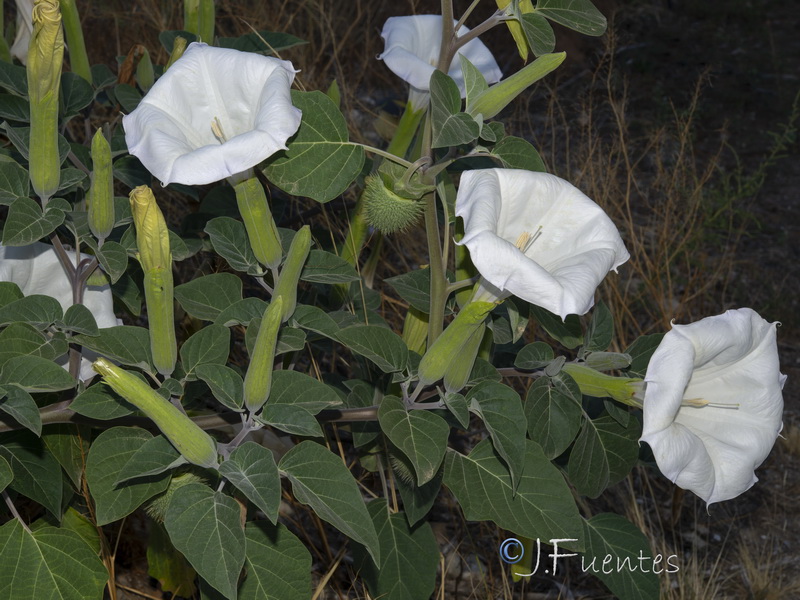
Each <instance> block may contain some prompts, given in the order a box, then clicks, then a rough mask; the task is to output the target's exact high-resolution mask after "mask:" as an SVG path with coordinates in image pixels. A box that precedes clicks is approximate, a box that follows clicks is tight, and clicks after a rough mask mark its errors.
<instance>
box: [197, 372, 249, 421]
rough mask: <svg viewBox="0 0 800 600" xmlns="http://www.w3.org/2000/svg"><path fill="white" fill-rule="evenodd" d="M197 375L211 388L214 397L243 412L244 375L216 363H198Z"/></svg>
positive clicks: (225, 404) (227, 406)
mask: <svg viewBox="0 0 800 600" xmlns="http://www.w3.org/2000/svg"><path fill="white" fill-rule="evenodd" d="M194 372H195V375H197V378H198V379H201V380H203V381H204V382H205V383H206V385H208V387H209V388H210V389H211V393H212V394H213V395H214V398H216V399H217V400H219V401H220V403H221V404H222V405H223V406H225V407H226V408H230V409H231V410H235V411H237V412H241V410H242V405H243V404H244V382H243V381H242V376H241V375H239V374H238V373H237V372H236V371H234V370H233V369H231V368H230V367H226V366H224V365H215V364H210V363H206V364H202V365H198V366H197V368H196V369H195V371H194Z"/></svg>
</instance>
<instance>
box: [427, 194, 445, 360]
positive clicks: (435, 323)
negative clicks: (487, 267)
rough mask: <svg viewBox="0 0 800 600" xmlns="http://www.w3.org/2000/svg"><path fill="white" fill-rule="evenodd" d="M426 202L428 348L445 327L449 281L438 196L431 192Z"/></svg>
mask: <svg viewBox="0 0 800 600" xmlns="http://www.w3.org/2000/svg"><path fill="white" fill-rule="evenodd" d="M423 201H424V202H425V209H424V210H425V233H426V236H427V239H428V257H429V262H430V270H431V288H430V296H431V309H430V313H428V314H429V318H428V348H430V347H431V344H433V342H435V341H436V338H438V337H439V334H441V333H442V329H443V327H444V323H443V321H444V305H445V301H446V300H447V279H446V278H445V273H444V263H443V262H442V243H441V240H440V239H439V218H438V216H437V214H436V194H435V192H429V193H427V194H425V196H424V197H423Z"/></svg>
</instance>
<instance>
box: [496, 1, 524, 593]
mask: <svg viewBox="0 0 800 600" xmlns="http://www.w3.org/2000/svg"><path fill="white" fill-rule="evenodd" d="M496 2H497V8H506V7H507V6H508V5H509V4H511V0H496ZM519 12H520V14H523V15H524V14H525V13H529V12H533V2H532V1H531V0H520V3H519ZM506 25H507V26H508V30H509V31H510V32H511V36H512V37H513V38H514V42H515V43H516V44H517V51H518V52H519V57H520V58H521V59H522V60H528V41H527V40H526V39H525V33H524V32H523V31H522V25H520V24H519V21H516V20H514V19H509V20H507V21H506ZM514 581H516V579H515V580H514Z"/></svg>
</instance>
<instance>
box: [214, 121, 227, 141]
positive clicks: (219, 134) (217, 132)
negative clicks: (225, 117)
mask: <svg viewBox="0 0 800 600" xmlns="http://www.w3.org/2000/svg"><path fill="white" fill-rule="evenodd" d="M211 133H213V134H214V137H215V138H217V141H218V142H219V143H220V144H224V143H225V142H226V141H227V140H228V138H226V137H225V132H223V131H222V123H221V122H220V120H219V117H214V119H213V120H212V121H211Z"/></svg>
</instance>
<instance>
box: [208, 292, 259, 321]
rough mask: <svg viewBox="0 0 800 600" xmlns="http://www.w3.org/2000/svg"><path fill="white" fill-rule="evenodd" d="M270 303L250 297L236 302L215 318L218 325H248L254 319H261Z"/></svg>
mask: <svg viewBox="0 0 800 600" xmlns="http://www.w3.org/2000/svg"><path fill="white" fill-rule="evenodd" d="M267 306H269V304H268V303H267V302H265V301H264V300H262V299H261V298H254V297H252V296H251V297H249V298H245V299H244V300H239V301H238V302H234V303H233V304H231V305H230V306H229V307H228V308H226V309H224V310H223V311H222V312H220V313H219V314H218V315H217V318H216V319H215V320H214V322H215V323H217V324H218V325H224V326H225V327H231V326H233V325H247V324H248V323H250V322H251V321H252V320H253V319H259V320H260V319H261V317H263V316H264V311H265V310H267Z"/></svg>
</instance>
